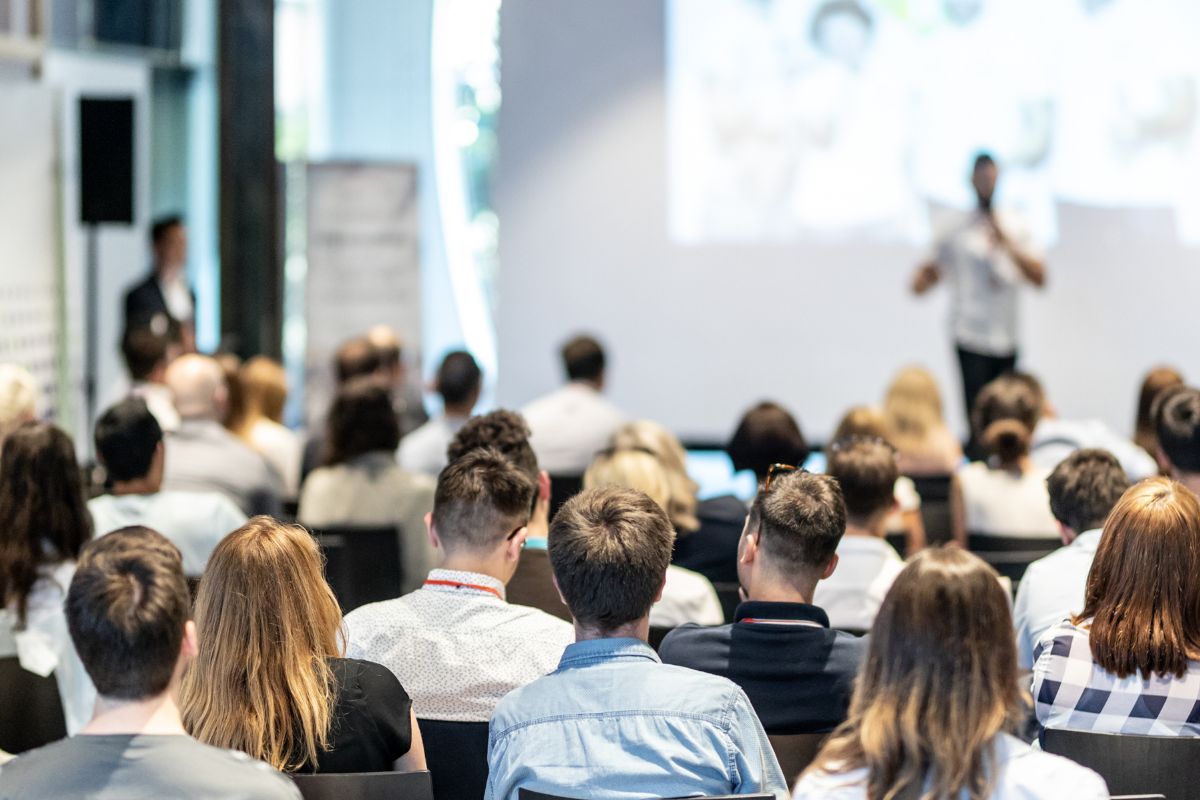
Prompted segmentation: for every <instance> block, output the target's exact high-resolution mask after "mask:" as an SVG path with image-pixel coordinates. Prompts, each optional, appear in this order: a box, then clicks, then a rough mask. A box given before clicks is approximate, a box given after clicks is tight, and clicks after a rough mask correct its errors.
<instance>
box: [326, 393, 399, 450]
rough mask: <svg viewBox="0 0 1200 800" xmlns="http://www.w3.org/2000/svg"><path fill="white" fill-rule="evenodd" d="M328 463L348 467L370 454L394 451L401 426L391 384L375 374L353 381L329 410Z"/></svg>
mask: <svg viewBox="0 0 1200 800" xmlns="http://www.w3.org/2000/svg"><path fill="white" fill-rule="evenodd" d="M327 428H328V438H327V441H326V447H327V454H326V457H325V463H326V464H329V465H333V464H344V463H346V462H347V461H351V460H353V459H355V458H358V457H359V456H361V455H366V454H367V453H376V452H386V453H391V452H393V451H394V450H395V449H396V448H397V447H398V446H399V445H400V423H399V421H398V420H397V419H396V411H395V409H394V408H393V407H392V395H391V392H389V391H388V387H387V384H386V383H385V382H384V381H383V380H382V379H381V378H377V377H375V376H373V375H366V376H362V377H358V378H351V379H350V380H348V381H347V382H346V383H345V384H343V385H342V387H341V388H340V389H339V390H338V393H337V397H336V398H334V401H333V406H332V407H330V409H329V419H328V422H327Z"/></svg>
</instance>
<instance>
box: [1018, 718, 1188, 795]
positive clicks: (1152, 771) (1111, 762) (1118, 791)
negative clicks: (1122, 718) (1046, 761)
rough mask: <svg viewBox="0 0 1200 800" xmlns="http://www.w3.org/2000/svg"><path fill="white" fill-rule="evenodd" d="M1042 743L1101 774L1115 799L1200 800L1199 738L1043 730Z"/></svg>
mask: <svg viewBox="0 0 1200 800" xmlns="http://www.w3.org/2000/svg"><path fill="white" fill-rule="evenodd" d="M1041 740H1042V748H1043V749H1044V750H1045V751H1046V752H1047V753H1054V754H1055V755H1060V756H1065V757H1066V758H1069V759H1071V760H1072V761H1074V762H1076V763H1078V764H1082V765H1083V766H1085V767H1088V768H1089V769H1093V770H1095V771H1096V772H1098V773H1100V776H1101V777H1102V778H1104V781H1105V783H1107V784H1108V791H1109V792H1111V793H1112V794H1114V795H1123V794H1125V795H1128V794H1147V793H1149V794H1161V795H1165V796H1166V797H1168V798H1170V800H1197V799H1198V798H1200V738H1195V737H1190V736H1132V735H1128V734H1116V733H1091V732H1088V731H1064V730H1046V731H1043V732H1042V736H1041Z"/></svg>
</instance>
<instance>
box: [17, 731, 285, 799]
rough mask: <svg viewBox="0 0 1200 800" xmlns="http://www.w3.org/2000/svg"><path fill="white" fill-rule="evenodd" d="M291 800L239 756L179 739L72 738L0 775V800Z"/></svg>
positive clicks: (263, 769) (275, 776) (266, 771)
mask: <svg viewBox="0 0 1200 800" xmlns="http://www.w3.org/2000/svg"><path fill="white" fill-rule="evenodd" d="M45 797H54V798H59V799H60V800H73V799H74V798H88V799H89V800H158V799H159V798H165V797H173V798H188V800H191V799H192V798H205V799H207V798H213V800H217V798H221V799H222V800H225V799H226V798H227V799H228V800H299V798H300V792H299V790H298V789H296V785H295V784H294V783H292V782H291V781H290V780H288V779H287V778H285V777H284V776H283V775H281V774H280V773H278V772H276V771H275V770H274V769H272V768H271V767H269V766H267V765H266V764H264V763H262V762H261V761H255V760H254V759H252V758H250V757H249V756H247V755H245V754H244V753H239V752H235V751H232V750H222V749H220V748H216V747H210V746H208V745H206V744H201V743H200V742H198V741H196V740H195V739H192V738H191V737H189V736H182V735H174V736H171V735H157V736H154V735H140V734H139V735H133V734H121V735H105V736H87V735H84V736H74V737H72V738H70V739H63V740H62V741H59V742H55V743H54V744H50V745H47V746H45V747H42V748H39V749H37V750H33V751H30V752H28V753H25V754H23V755H21V756H19V757H18V758H17V759H15V760H13V761H10V762H8V763H7V764H5V765H4V766H3V767H0V800H24V798H45Z"/></svg>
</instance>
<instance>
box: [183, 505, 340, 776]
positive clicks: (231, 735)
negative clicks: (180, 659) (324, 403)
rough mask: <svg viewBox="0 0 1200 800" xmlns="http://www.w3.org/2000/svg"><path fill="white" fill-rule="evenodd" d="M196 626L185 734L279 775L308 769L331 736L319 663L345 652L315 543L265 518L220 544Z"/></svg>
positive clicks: (327, 692) (200, 596) (199, 599)
mask: <svg viewBox="0 0 1200 800" xmlns="http://www.w3.org/2000/svg"><path fill="white" fill-rule="evenodd" d="M195 619H196V628H197V632H198V636H199V639H200V653H199V655H198V656H197V658H196V660H195V661H194V662H193V663H192V664H191V666H190V667H189V668H188V673H187V676H186V678H185V680H184V686H183V693H182V706H183V716H184V722H185V724H186V725H187V728H188V731H189V732H190V733H191V734H192V735H193V736H195V737H196V738H197V739H199V740H201V741H203V742H207V743H208V744H212V745H215V746H218V747H226V748H231V749H235V750H241V751H242V752H245V753H248V754H250V755H251V756H253V757H254V758H258V759H261V760H264V761H266V762H268V763H269V764H271V765H272V766H274V767H276V768H277V769H288V768H289V767H291V768H294V767H296V766H298V765H299V764H301V763H303V762H305V761H309V762H310V763H313V762H315V761H316V759H317V757H318V755H319V754H320V752H321V749H322V748H323V747H324V745H325V743H326V742H327V736H328V732H329V728H330V722H331V716H332V693H331V685H330V674H329V668H328V665H327V663H326V660H327V659H329V658H334V657H337V656H340V655H341V653H342V646H341V641H340V640H339V637H340V636H341V633H342V631H341V627H342V615H341V610H340V608H339V607H338V603H337V600H336V599H335V598H334V595H333V591H332V590H331V589H330V588H329V584H327V583H326V582H325V578H324V576H323V574H322V558H321V552H320V549H319V548H318V546H317V544H316V542H315V540H314V539H313V538H312V536H311V535H309V533H308V532H307V531H305V530H304V529H303V528H300V527H298V526H293V525H285V524H283V523H281V522H278V521H276V520H274V519H271V518H270V517H254V518H252V519H251V520H250V521H248V522H247V523H246V524H245V525H243V526H242V527H240V528H238V529H237V530H236V531H234V532H233V533H231V534H229V535H228V536H226V537H225V538H224V539H222V540H221V543H220V544H219V545H217V548H216V550H214V551H213V554H212V558H210V559H209V561H208V566H207V568H206V569H205V572H204V577H203V578H202V579H201V581H200V590H199V592H198V593H197V595H196V614H195Z"/></svg>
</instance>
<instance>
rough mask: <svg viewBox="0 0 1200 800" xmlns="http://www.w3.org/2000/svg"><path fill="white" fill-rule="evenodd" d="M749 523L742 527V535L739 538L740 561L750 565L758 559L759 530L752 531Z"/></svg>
mask: <svg viewBox="0 0 1200 800" xmlns="http://www.w3.org/2000/svg"><path fill="white" fill-rule="evenodd" d="M748 528H749V523H748V522H747V525H746V527H745V528H742V537H741V538H740V539H739V540H738V563H739V564H744V565H746V566H750V565H751V564H753V563H754V562H755V561H757V560H758V545H759V532H758V531H750V530H749V529H748Z"/></svg>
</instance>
